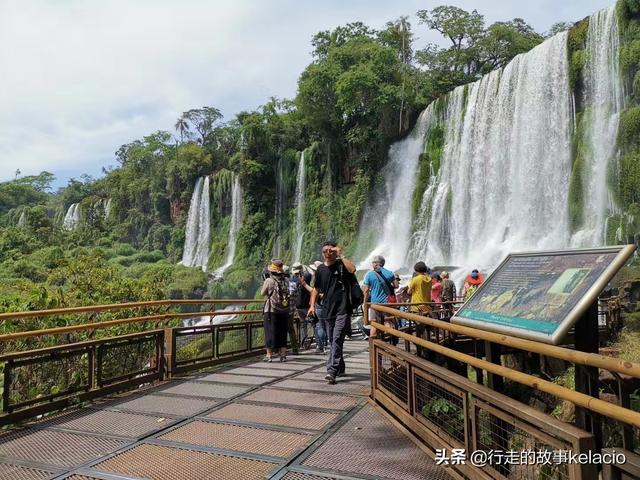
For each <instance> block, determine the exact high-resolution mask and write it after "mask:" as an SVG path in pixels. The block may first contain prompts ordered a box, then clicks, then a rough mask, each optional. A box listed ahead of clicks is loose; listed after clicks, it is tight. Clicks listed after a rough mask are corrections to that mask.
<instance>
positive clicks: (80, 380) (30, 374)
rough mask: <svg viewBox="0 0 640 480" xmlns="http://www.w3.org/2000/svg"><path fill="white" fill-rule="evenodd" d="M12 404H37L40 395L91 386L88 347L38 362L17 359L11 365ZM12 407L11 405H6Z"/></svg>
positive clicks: (44, 397)
mask: <svg viewBox="0 0 640 480" xmlns="http://www.w3.org/2000/svg"><path fill="white" fill-rule="evenodd" d="M11 377H12V378H11V383H9V384H8V383H7V382H6V379H5V388H9V404H10V405H12V406H19V405H20V404H21V403H28V404H36V403H39V402H38V399H42V400H43V401H46V400H47V397H50V396H62V395H64V392H76V391H80V390H84V389H87V388H88V387H89V355H88V354H87V353H86V350H84V349H82V350H77V351H74V352H69V353H67V354H65V355H64V356H51V357H49V358H39V359H38V360H37V362H33V363H32V362H28V363H27V362H25V363H23V362H16V363H15V364H14V365H13V368H12V369H11ZM5 408H8V405H5Z"/></svg>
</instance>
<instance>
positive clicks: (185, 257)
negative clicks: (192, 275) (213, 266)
mask: <svg viewBox="0 0 640 480" xmlns="http://www.w3.org/2000/svg"><path fill="white" fill-rule="evenodd" d="M185 237H186V238H185V241H184V250H183V251H182V261H181V262H180V263H181V264H182V265H185V266H187V267H202V270H203V271H206V270H207V264H208V262H209V244H210V243H211V217H210V210H209V177H200V178H199V179H198V180H197V181H196V185H195V188H194V189H193V194H192V195H191V204H190V205H189V214H188V217H187V227H186V235H185Z"/></svg>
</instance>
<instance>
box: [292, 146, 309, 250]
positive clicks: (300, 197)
mask: <svg viewBox="0 0 640 480" xmlns="http://www.w3.org/2000/svg"><path fill="white" fill-rule="evenodd" d="M306 178H307V177H306V175H305V169H304V151H303V152H302V154H300V163H298V179H297V182H296V231H295V246H296V247H295V248H296V249H295V252H294V255H293V261H294V262H299V261H300V257H301V256H302V240H303V237H304V195H305V188H306Z"/></svg>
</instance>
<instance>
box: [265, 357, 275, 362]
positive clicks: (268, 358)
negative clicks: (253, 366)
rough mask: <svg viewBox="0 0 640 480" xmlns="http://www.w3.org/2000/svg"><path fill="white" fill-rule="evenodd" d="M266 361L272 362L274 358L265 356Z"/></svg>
mask: <svg viewBox="0 0 640 480" xmlns="http://www.w3.org/2000/svg"><path fill="white" fill-rule="evenodd" d="M264 361H265V362H269V363H271V362H272V361H273V360H271V357H264Z"/></svg>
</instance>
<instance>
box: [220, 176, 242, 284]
mask: <svg viewBox="0 0 640 480" xmlns="http://www.w3.org/2000/svg"><path fill="white" fill-rule="evenodd" d="M241 226H242V187H241V186H240V178H239V177H238V175H236V176H235V178H234V180H233V188H232V190H231V224H230V226H229V241H228V242H227V258H226V260H225V262H224V265H222V266H221V267H220V268H218V269H216V271H215V273H214V276H215V277H217V278H220V277H222V276H223V274H224V272H225V270H226V269H227V268H229V267H230V266H231V265H232V264H233V259H234V257H235V255H236V243H237V241H238V231H240V227H241Z"/></svg>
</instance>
